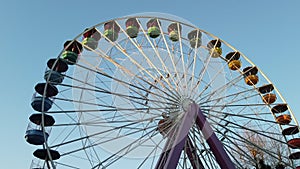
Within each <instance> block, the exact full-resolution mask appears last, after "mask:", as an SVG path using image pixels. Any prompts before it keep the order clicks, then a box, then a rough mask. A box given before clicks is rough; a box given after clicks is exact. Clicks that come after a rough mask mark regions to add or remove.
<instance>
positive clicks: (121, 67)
mask: <svg viewBox="0 0 300 169" xmlns="http://www.w3.org/2000/svg"><path fill="white" fill-rule="evenodd" d="M99 33H100V34H101V35H102V36H103V37H105V36H104V35H103V34H102V33H101V32H99ZM106 39H107V40H108V41H109V42H110V43H111V44H112V45H114V46H116V47H118V45H117V44H115V43H113V42H112V41H111V40H109V39H108V38H107V37H106ZM117 49H118V50H119V51H121V52H122V53H123V54H124V55H126V56H127V57H128V58H129V59H130V60H131V62H132V63H133V64H135V65H136V66H138V67H139V68H140V69H141V70H143V71H144V72H146V73H147V74H148V75H149V76H150V77H151V78H152V79H153V80H155V77H154V76H153V75H152V74H151V73H150V72H149V71H148V70H146V69H145V68H144V67H142V66H141V65H140V64H138V63H137V62H136V61H134V62H133V60H132V58H131V57H130V56H129V55H128V54H127V53H126V52H124V51H123V50H122V49H120V48H117ZM99 51H100V52H101V53H99V52H98V51H95V53H96V54H98V56H99V57H100V58H104V59H106V60H107V61H109V62H110V63H112V64H114V65H115V66H116V67H118V68H120V69H121V70H122V71H124V72H126V73H127V74H128V75H130V76H131V77H135V73H134V72H130V71H129V70H128V69H127V68H125V67H124V66H122V65H120V64H119V63H117V62H116V61H115V60H113V59H112V58H111V57H110V56H107V55H106V54H105V52H104V51H102V50H100V49H99ZM95 68H96V69H98V67H95ZM160 85H161V86H162V87H164V85H163V83H160ZM164 88H165V89H166V90H169V88H168V87H167V88H166V87H164Z"/></svg>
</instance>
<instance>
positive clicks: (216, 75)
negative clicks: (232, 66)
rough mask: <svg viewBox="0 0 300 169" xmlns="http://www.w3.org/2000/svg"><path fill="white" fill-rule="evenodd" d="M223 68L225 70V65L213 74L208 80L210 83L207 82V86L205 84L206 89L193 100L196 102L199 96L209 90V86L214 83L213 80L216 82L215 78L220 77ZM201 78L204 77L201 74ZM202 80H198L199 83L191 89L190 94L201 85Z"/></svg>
mask: <svg viewBox="0 0 300 169" xmlns="http://www.w3.org/2000/svg"><path fill="white" fill-rule="evenodd" d="M208 66H209V64H208ZM224 68H225V65H223V66H222V67H221V68H220V70H219V71H218V72H217V73H215V75H214V77H213V78H212V79H211V80H210V82H209V83H208V84H206V87H205V88H204V89H203V90H202V91H201V92H200V93H199V95H198V96H195V98H194V100H196V98H199V97H200V96H201V95H202V94H203V93H204V92H205V91H206V90H207V89H208V88H209V86H210V85H211V84H212V83H213V82H215V80H216V79H217V77H218V76H219V75H220V73H222V72H223V70H224ZM202 76H204V74H203V75H202ZM202 79H203V77H202V78H201V80H198V82H199V83H197V84H196V86H194V87H193V89H192V92H193V91H194V90H195V89H197V88H198V86H199V85H200V84H203V81H202ZM201 81H202V82H201ZM192 92H191V93H192Z"/></svg>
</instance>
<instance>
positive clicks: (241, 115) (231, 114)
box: [201, 109, 277, 134]
mask: <svg viewBox="0 0 300 169" xmlns="http://www.w3.org/2000/svg"><path fill="white" fill-rule="evenodd" d="M201 110H203V111H205V110H204V109H201ZM210 111H212V112H215V113H216V115H215V116H214V117H215V118H218V117H219V116H218V114H222V115H225V116H227V117H238V118H241V119H245V120H246V119H249V120H257V121H260V122H266V123H271V124H270V125H274V124H277V122H275V121H274V120H267V119H263V118H261V117H262V116H258V115H257V114H256V113H253V114H247V115H244V114H233V113H228V112H223V111H216V110H210ZM265 114H268V115H270V113H265ZM208 115H211V114H208ZM211 116H213V115H211ZM220 119H223V118H220ZM273 134H274V133H273Z"/></svg>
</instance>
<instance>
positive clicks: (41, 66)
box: [0, 0, 300, 169]
mask: <svg viewBox="0 0 300 169" xmlns="http://www.w3.org/2000/svg"><path fill="white" fill-rule="evenodd" d="M299 8H300V1H299V0H286V1H276V0H275V1H274V0H252V1H241V0H226V1H224V0H214V1H202V2H201V1H196V0H193V1H192V0H150V1H143V0H139V1H138V0H126V1H103V0H102V1H99V0H91V1H88V2H86V1H79V0H62V1H43V0H30V1H16V0H9V1H3V2H2V3H1V5H0V21H1V27H0V32H1V39H2V40H1V41H0V44H1V46H0V49H1V52H0V58H1V63H0V65H1V66H0V69H1V83H0V90H1V97H0V102H1V110H2V111H1V114H2V118H1V125H0V126H1V128H0V132H1V141H0V143H1V144H0V148H1V158H0V168H14V169H23V168H29V165H30V162H31V159H32V158H33V156H32V152H33V150H34V147H33V146H30V145H29V144H27V143H26V142H25V140H24V133H25V130H26V126H27V124H28V117H29V115H30V113H31V112H32V108H31V106H30V100H31V95H32V93H33V87H34V85H35V84H36V83H37V82H39V81H42V78H43V72H44V70H45V67H46V62H47V60H48V59H49V58H52V57H56V56H57V55H58V53H59V52H60V51H61V49H62V44H63V43H64V41H65V40H67V39H72V38H74V37H75V36H76V35H78V34H79V33H80V32H81V31H83V30H84V28H86V27H90V26H93V25H95V24H97V23H99V22H103V21H105V20H108V19H112V18H115V17H120V16H124V15H128V14H133V13H140V12H164V13H170V14H174V15H177V16H180V17H182V18H185V19H187V20H189V21H190V22H192V23H193V24H195V25H196V26H198V27H199V28H201V29H204V30H206V31H208V32H210V33H212V34H214V35H217V36H218V37H220V38H221V39H223V40H225V41H227V42H229V43H230V44H231V45H233V46H234V47H235V48H237V49H238V50H240V51H242V52H243V53H244V54H245V55H246V56H248V58H250V59H251V60H252V61H253V62H254V63H255V64H256V65H257V66H258V67H259V68H261V69H262V71H263V72H264V73H265V74H266V75H267V76H268V77H269V78H270V79H271V81H272V82H273V83H274V85H275V86H276V87H277V88H278V89H279V91H280V92H281V93H282V94H283V96H284V98H285V99H286V100H287V102H288V103H289V105H290V106H291V108H292V110H293V111H294V113H295V114H296V117H297V118H298V119H300V105H299V103H300V99H299V98H300V91H299V83H300V78H299V76H300V75H299V67H300V66H299V65H300V54H299V53H300V52H299V51H300V50H299V44H300V41H299V40H300V22H299V17H300V10H299Z"/></svg>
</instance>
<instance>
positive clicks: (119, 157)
mask: <svg viewBox="0 0 300 169" xmlns="http://www.w3.org/2000/svg"><path fill="white" fill-rule="evenodd" d="M155 130H156V129H153V130H151V131H149V132H148V133H145V134H144V135H142V136H141V137H139V138H138V139H136V140H135V141H133V142H131V143H129V144H128V145H127V146H124V147H123V148H122V149H120V150H119V151H117V152H115V153H114V154H113V155H111V156H109V157H108V158H106V159H105V160H103V161H102V162H101V163H99V164H97V165H96V166H94V167H92V168H97V167H99V166H100V165H104V163H105V162H108V164H106V165H104V166H105V167H108V166H109V165H111V164H113V163H114V162H116V161H117V160H119V159H121V158H122V157H123V156H122V155H118V154H119V153H122V154H123V153H124V154H123V155H126V154H127V153H129V152H131V151H133V150H135V149H136V148H137V147H139V146H140V145H142V144H143V143H145V142H146V141H148V140H149V139H150V138H148V139H145V140H143V141H142V142H140V141H141V140H142V139H143V138H145V137H148V135H149V134H150V133H153V132H155ZM135 143H138V144H137V145H134V144H135ZM124 151H125V152H124ZM113 158H115V159H113ZM109 160H111V161H110V162H109Z"/></svg>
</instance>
